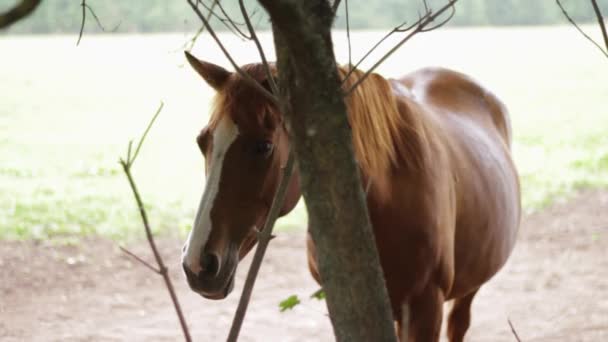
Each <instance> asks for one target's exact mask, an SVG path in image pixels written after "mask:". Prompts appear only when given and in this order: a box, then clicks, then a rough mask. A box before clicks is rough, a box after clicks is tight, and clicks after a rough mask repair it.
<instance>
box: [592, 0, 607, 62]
mask: <svg viewBox="0 0 608 342" xmlns="http://www.w3.org/2000/svg"><path fill="white" fill-rule="evenodd" d="M591 4H592V5H593V11H594V12H595V16H596V18H597V22H598V24H599V25H600V30H601V31H602V36H603V37H604V45H606V51H608V33H606V24H605V23H604V16H603V15H602V11H600V7H599V6H598V5H597V1H596V0H591Z"/></svg>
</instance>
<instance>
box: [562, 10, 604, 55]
mask: <svg viewBox="0 0 608 342" xmlns="http://www.w3.org/2000/svg"><path fill="white" fill-rule="evenodd" d="M591 1H592V3H593V4H594V6H597V4H596V3H595V1H594V0H591ZM555 2H556V3H557V5H558V6H559V9H560V10H561V11H562V13H563V14H564V17H566V19H568V21H569V22H570V24H572V26H574V27H575V28H576V29H577V30H578V32H580V34H582V35H583V36H584V37H585V38H587V40H589V41H590V42H591V43H593V45H595V46H596V47H597V48H598V49H599V50H600V51H601V52H602V53H603V54H604V56H606V57H608V36H607V34H606V27H605V26H604V18H603V17H602V13H601V12H600V11H599V8H597V10H596V15H597V17H598V21H599V22H600V28H601V30H602V35H603V36H604V41H605V43H606V49H607V50H606V51H604V49H603V48H602V46H601V45H600V44H598V43H597V42H596V41H595V40H593V38H591V37H590V36H589V35H588V34H587V33H585V31H583V29H582V28H580V26H578V24H577V23H576V21H574V19H572V17H571V16H570V14H568V11H566V9H565V8H564V6H563V5H562V3H561V2H560V0H555ZM594 8H595V7H594Z"/></svg>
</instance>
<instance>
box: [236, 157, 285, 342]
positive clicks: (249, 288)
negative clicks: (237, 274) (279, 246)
mask: <svg viewBox="0 0 608 342" xmlns="http://www.w3.org/2000/svg"><path fill="white" fill-rule="evenodd" d="M294 164H295V156H294V154H293V152H292V151H289V157H288V158H287V164H286V165H285V167H284V168H283V173H282V176H281V181H280V183H279V187H278V188H277V191H276V193H275V195H274V199H273V200H272V205H271V206H270V210H269V213H268V218H267V219H266V223H265V224H264V228H263V229H262V231H261V232H259V234H258V246H257V248H256V250H255V254H254V256H253V260H252V261H251V266H249V272H248V273H247V279H246V280H245V285H244V286H243V292H242V294H241V298H240V299H239V305H238V307H237V309H236V312H235V314H234V318H233V320H232V326H231V327H230V333H229V335H228V339H227V341H228V342H236V340H237V339H238V337H239V332H240V330H241V326H242V324H243V320H244V319H245V313H247V306H248V305H249V300H250V299H251V293H252V292H253V286H254V285H255V280H256V278H257V276H258V272H259V270H260V266H261V265H262V260H263V259H264V254H265V253H266V248H267V247H268V243H269V242H270V240H272V238H273V236H272V229H273V227H274V223H275V222H276V220H277V217H278V216H279V212H280V210H281V207H282V205H283V201H284V200H285V194H286V193H287V189H288V187H289V181H290V180H291V175H292V173H293V169H294Z"/></svg>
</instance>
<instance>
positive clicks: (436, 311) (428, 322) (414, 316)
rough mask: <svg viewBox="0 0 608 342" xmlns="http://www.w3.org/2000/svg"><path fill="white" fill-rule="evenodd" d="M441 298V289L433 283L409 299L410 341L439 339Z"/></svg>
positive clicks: (425, 341) (442, 298) (441, 313)
mask: <svg viewBox="0 0 608 342" xmlns="http://www.w3.org/2000/svg"><path fill="white" fill-rule="evenodd" d="M443 300H444V296H443V291H442V290H441V289H440V288H439V287H437V286H434V285H430V286H428V287H427V288H426V290H424V291H423V292H422V293H421V294H419V295H416V296H414V297H412V298H411V299H410V324H409V327H408V328H409V335H410V337H409V341H410V342H414V341H416V342H427V341H429V342H433V341H439V334H440V332H441V320H442V319H443V317H442V315H443Z"/></svg>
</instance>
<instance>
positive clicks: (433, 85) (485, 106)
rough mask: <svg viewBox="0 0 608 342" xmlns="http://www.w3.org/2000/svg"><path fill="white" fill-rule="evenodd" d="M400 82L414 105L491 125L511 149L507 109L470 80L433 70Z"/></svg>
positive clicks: (463, 75)
mask: <svg viewBox="0 0 608 342" xmlns="http://www.w3.org/2000/svg"><path fill="white" fill-rule="evenodd" d="M399 82H400V83H402V84H403V85H405V86H406V87H407V88H408V89H409V97H410V98H411V99H412V100H413V101H416V102H418V103H420V104H423V105H426V106H430V107H433V108H435V109H436V110H439V111H444V109H446V108H449V111H450V112H451V113H452V114H458V115H463V116H468V117H471V119H473V120H477V121H478V122H480V123H484V124H491V126H493V127H494V128H496V129H497V130H498V132H499V133H500V136H501V137H502V138H503V139H504V141H505V143H506V144H507V145H508V146H510V145H511V139H512V137H511V122H510V119H509V116H508V112H507V109H506V107H505V105H504V104H503V103H502V101H500V99H498V98H497V97H496V96H495V95H494V94H493V93H492V92H490V91H489V90H487V89H486V88H484V87H483V86H481V85H480V84H479V83H478V82H477V81H475V80H473V79H472V78H471V77H469V76H467V75H465V74H462V73H460V72H457V71H453V70H450V69H445V68H438V67H434V68H424V69H420V70H418V71H415V72H413V73H410V74H408V75H406V76H404V77H402V78H401V79H399ZM488 119H489V120H490V121H488Z"/></svg>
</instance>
